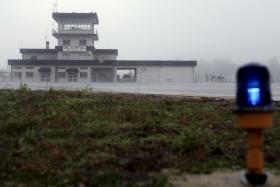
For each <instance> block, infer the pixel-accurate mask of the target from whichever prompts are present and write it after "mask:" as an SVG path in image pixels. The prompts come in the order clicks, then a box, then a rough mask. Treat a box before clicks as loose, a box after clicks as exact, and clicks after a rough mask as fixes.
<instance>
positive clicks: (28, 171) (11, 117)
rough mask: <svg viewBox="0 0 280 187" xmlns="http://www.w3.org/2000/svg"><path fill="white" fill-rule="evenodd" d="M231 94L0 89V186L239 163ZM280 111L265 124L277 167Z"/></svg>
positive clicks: (95, 181)
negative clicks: (182, 95)
mask: <svg viewBox="0 0 280 187" xmlns="http://www.w3.org/2000/svg"><path fill="white" fill-rule="evenodd" d="M232 109H233V102H232V101H225V100H224V101H223V100H222V101H221V100H220V101H217V100H215V99H195V98H188V97H186V98H174V97H173V98H171V97H164V96H139V95H128V94H101V93H98V94H97V93H96V94H94V93H89V92H85V91H84V92H66V91H54V90H50V91H28V90H26V89H20V90H1V91H0V124H1V125H0V161H1V162H0V186H163V185H164V184H166V185H167V180H166V177H165V176H164V174H163V173H162V172H161V170H162V169H165V168H175V169H177V170H179V171H183V172H189V173H207V172H211V171H213V170H217V169H220V168H227V169H233V170H237V169H240V168H242V167H244V161H243V160H244V138H245V134H244V133H243V132H242V131H241V130H239V129H238V128H236V124H235V120H234V115H233V114H232ZM279 123H280V115H279V114H276V115H275V124H276V126H275V127H274V129H273V130H268V131H266V138H265V147H264V149H265V151H266V160H267V166H268V167H270V168H280V160H279V158H280V126H279Z"/></svg>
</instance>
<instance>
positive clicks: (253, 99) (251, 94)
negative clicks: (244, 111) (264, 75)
mask: <svg viewBox="0 0 280 187" xmlns="http://www.w3.org/2000/svg"><path fill="white" fill-rule="evenodd" d="M247 92H248V103H250V104H251V105H252V106H256V105H257V104H259V103H260V100H261V94H260V88H248V89H247Z"/></svg>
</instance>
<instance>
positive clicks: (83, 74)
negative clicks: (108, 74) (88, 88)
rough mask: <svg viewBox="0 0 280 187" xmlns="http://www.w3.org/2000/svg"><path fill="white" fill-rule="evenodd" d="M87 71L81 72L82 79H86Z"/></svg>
mask: <svg viewBox="0 0 280 187" xmlns="http://www.w3.org/2000/svg"><path fill="white" fill-rule="evenodd" d="M87 75H88V74H87V72H80V78H81V79H86V78H87Z"/></svg>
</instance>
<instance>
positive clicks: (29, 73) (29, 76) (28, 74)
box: [25, 72, 34, 79]
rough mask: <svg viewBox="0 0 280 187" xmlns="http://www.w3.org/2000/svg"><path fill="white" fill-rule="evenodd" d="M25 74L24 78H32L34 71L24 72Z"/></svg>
mask: <svg viewBox="0 0 280 187" xmlns="http://www.w3.org/2000/svg"><path fill="white" fill-rule="evenodd" d="M25 76H26V79H33V77H34V73H33V72H26V73H25Z"/></svg>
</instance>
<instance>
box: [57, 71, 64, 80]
mask: <svg viewBox="0 0 280 187" xmlns="http://www.w3.org/2000/svg"><path fill="white" fill-rule="evenodd" d="M57 76H58V78H59V79H65V78H66V72H58V74H57Z"/></svg>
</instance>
